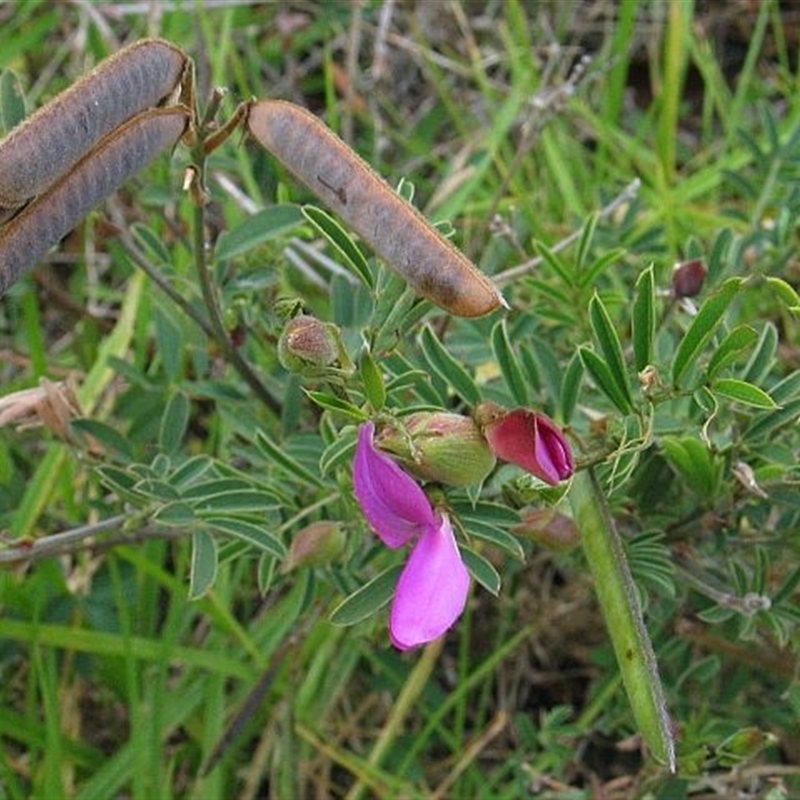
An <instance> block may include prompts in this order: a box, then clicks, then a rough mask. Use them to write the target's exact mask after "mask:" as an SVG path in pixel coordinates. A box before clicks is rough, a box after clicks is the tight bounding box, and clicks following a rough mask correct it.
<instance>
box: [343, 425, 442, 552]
mask: <svg viewBox="0 0 800 800" xmlns="http://www.w3.org/2000/svg"><path fill="white" fill-rule="evenodd" d="M374 433H375V425H374V424H373V423H372V422H367V423H365V424H364V425H362V426H361V428H360V430H359V432H358V445H357V446H356V456H355V460H354V462H353V488H354V490H355V495H356V499H357V500H358V503H359V505H360V506H361V510H362V511H363V512H364V516H365V517H366V518H367V522H369V524H370V526H371V527H372V528H373V529H374V531H375V533H377V534H378V536H380V538H381V539H382V540H383V542H384V543H385V544H386V545H387V546H388V547H391V548H397V547H402V546H403V545H405V544H408V543H409V542H410V541H411V540H412V539H413V538H414V537H415V536H419V535H420V534H422V533H423V531H424V530H426V529H427V528H428V527H431V526H433V525H434V524H435V517H434V514H433V509H432V508H431V504H430V502H429V500H428V498H427V496H426V495H425V492H423V491H422V489H421V488H420V487H419V485H418V484H417V483H416V482H415V481H414V479H413V478H411V477H410V476H408V475H406V473H405V472H403V470H402V469H400V467H399V466H398V465H397V464H395V462H394V461H392V459H391V458H389V457H388V456H387V455H384V454H383V453H381V452H380V451H379V450H377V449H376V448H375V446H374V444H373V441H372V438H373V435H374Z"/></svg>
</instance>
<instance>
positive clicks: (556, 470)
mask: <svg viewBox="0 0 800 800" xmlns="http://www.w3.org/2000/svg"><path fill="white" fill-rule="evenodd" d="M476 416H477V418H478V422H479V424H480V425H481V427H482V429H483V435H484V436H485V437H486V441H487V442H488V443H489V447H490V448H491V450H492V452H493V453H494V454H495V455H496V456H497V457H498V458H501V459H502V460H503V461H508V462H510V463H512V464H516V465H517V466H518V467H522V468H523V469H524V470H527V471H528V472H530V473H531V475H535V476H536V477H537V478H539V479H541V480H543V481H544V482H545V483H549V484H550V485H551V486H555V485H556V484H557V483H559V482H560V481H563V480H566V479H567V478H569V477H570V476H571V475H572V473H573V472H574V471H575V464H574V462H573V460H572V451H571V450H570V446H569V442H568V441H567V438H566V436H564V432H563V431H562V430H561V428H559V427H558V425H556V424H555V422H553V420H551V419H550V418H549V417H547V416H545V415H544V414H539V413H537V412H535V411H529V410H528V409H526V408H517V409H515V410H514V411H506V410H505V409H502V408H500V407H499V406H495V405H494V404H493V403H482V404H481V406H479V408H478V410H477V414H476Z"/></svg>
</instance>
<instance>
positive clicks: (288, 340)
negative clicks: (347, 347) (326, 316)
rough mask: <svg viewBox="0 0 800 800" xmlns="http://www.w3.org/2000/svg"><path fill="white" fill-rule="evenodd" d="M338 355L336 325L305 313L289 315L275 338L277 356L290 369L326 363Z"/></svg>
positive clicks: (322, 365)
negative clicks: (277, 338)
mask: <svg viewBox="0 0 800 800" xmlns="http://www.w3.org/2000/svg"><path fill="white" fill-rule="evenodd" d="M338 356H339V331H338V329H337V328H336V326H335V325H332V324H331V323H328V322H322V321H321V320H318V319H317V318H316V317H311V316H308V315H307V314H300V315H299V316H297V317H294V318H293V319H290V320H289V322H288V323H287V324H286V327H285V328H284V329H283V333H282V334H281V337H280V339H279V340H278V359H279V360H280V362H281V364H282V365H283V366H284V367H285V368H286V369H288V370H289V371H290V372H303V371H305V370H307V369H308V368H309V367H329V366H330V365H331V364H333V363H334V362H335V361H336V359H337V358H338Z"/></svg>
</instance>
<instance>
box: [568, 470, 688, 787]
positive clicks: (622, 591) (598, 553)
mask: <svg viewBox="0 0 800 800" xmlns="http://www.w3.org/2000/svg"><path fill="white" fill-rule="evenodd" d="M570 502H571V503H572V508H573V512H574V514H575V521H576V522H577V524H578V530H579V531H580V534H581V543H582V545H583V551H584V553H585V554H586V561H587V562H588V564H589V569H590V570H591V572H592V578H593V579H594V584H595V592H596V594H597V599H598V602H599V604H600V608H601V610H602V612H603V617H604V619H605V622H606V628H607V629H608V633H609V635H610V637H611V642H612V644H613V646H614V652H615V654H616V657H617V663H618V664H619V670H620V674H621V675H622V681H623V683H624V685H625V691H626V692H627V694H628V700H629V701H630V704H631V708H632V710H633V716H634V718H635V719H636V724H637V726H638V728H639V731H640V733H641V734H642V737H643V738H644V740H645V742H646V743H647V746H648V747H649V748H650V751H651V752H652V754H653V756H654V757H655V759H656V760H657V761H659V762H660V763H662V764H666V765H667V767H668V768H669V770H670V772H675V770H676V760H675V742H674V740H673V735H672V730H671V725H670V719H669V715H668V713H667V708H666V701H665V699H664V690H663V687H662V685H661V678H660V677H659V674H658V665H657V663H656V657H655V653H654V652H653V645H652V643H651V641H650V637H649V635H648V633H647V628H645V625H644V619H643V616H642V608H641V605H640V603H639V597H638V595H637V593H636V586H635V584H634V582H633V576H632V575H631V572H630V568H629V567H628V562H627V559H626V558H625V551H624V550H623V547H622V541H621V539H620V537H619V534H618V533H617V530H616V527H615V526H614V522H613V520H612V518H611V515H610V513H609V511H608V507H607V505H606V502H605V496H604V495H603V491H602V489H601V488H600V484H599V483H598V481H597V478H596V476H595V474H594V472H593V471H592V470H583V471H580V472H576V473H575V475H574V477H573V478H572V486H571V487H570Z"/></svg>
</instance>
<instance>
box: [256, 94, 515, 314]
mask: <svg viewBox="0 0 800 800" xmlns="http://www.w3.org/2000/svg"><path fill="white" fill-rule="evenodd" d="M247 124H248V127H249V129H250V132H251V133H252V134H253V136H255V138H256V139H257V140H258V141H259V143H260V144H262V145H263V146H264V147H265V148H266V149H267V150H268V151H269V152H270V153H272V155H273V156H275V157H276V158H277V159H278V160H279V161H280V162H281V163H282V164H283V165H284V166H285V167H286V168H287V169H288V170H289V171H290V172H291V173H292V174H293V175H294V176H295V177H296V178H297V179H298V180H299V181H300V182H301V183H303V184H305V185H306V186H307V187H308V188H309V189H310V190H311V191H312V192H314V194H316V195H317V196H318V197H319V198H320V199H321V200H323V201H324V202H325V204H326V205H328V207H329V208H330V209H331V210H332V211H335V212H336V213H337V214H338V215H339V216H340V217H341V218H342V219H343V220H344V221H345V222H346V223H347V224H348V225H349V226H350V227H351V228H352V229H353V230H354V231H355V232H356V233H358V234H359V236H361V238H362V239H364V241H365V242H367V243H368V244H369V245H370V247H372V248H373V249H374V250H375V252H376V253H378V255H380V256H381V257H382V258H383V259H384V260H385V261H386V263H387V264H388V265H389V266H390V267H392V268H393V269H395V270H396V271H397V272H398V273H399V274H400V275H402V277H403V278H405V280H406V281H408V283H409V284H410V285H411V286H412V288H413V289H414V290H415V291H416V292H418V293H419V294H421V295H422V296H423V297H427V298H428V299H429V300H431V301H432V302H434V303H436V305H438V306H441V307H442V308H443V309H445V310H446V311H449V312H450V313H452V314H456V315H458V316H462V317H480V316H483V315H484V314H488V313H489V312H491V311H494V310H495V309H497V308H500V307H501V306H505V305H506V304H505V301H504V300H503V297H502V295H501V294H500V292H499V291H498V289H497V288H496V287H495V286H494V284H493V283H492V282H491V281H490V280H489V278H487V277H486V276H485V275H484V274H483V273H482V272H480V271H479V270H478V268H477V267H476V266H475V265H474V264H472V262H470V261H469V259H467V258H466V256H464V254H463V253H461V252H460V251H459V250H457V249H456V248H455V247H454V246H453V245H452V244H451V243H450V242H448V241H447V239H445V238H444V237H443V236H442V235H441V234H440V233H439V232H438V231H437V230H436V229H435V228H434V227H433V226H432V225H431V224H430V223H429V222H428V220H426V219H425V217H423V216H422V214H420V213H419V211H417V209H416V208H414V206H412V205H411V204H410V203H407V202H406V201H405V200H403V199H402V198H401V197H400V195H398V194H397V192H395V191H394V190H393V189H392V187H391V186H389V184H387V183H386V181H384V180H383V179H382V178H380V177H379V176H378V175H377V174H376V173H375V172H374V171H373V170H372V168H371V167H370V166H369V165H368V164H367V163H366V162H365V161H364V160H363V159H362V158H361V157H360V156H358V155H357V154H356V153H355V152H354V151H353V150H352V149H351V148H350V147H348V146H347V145H346V144H345V143H344V142H343V141H342V140H341V139H340V138H339V137H338V136H336V134H334V133H333V131H331V130H330V129H329V128H327V127H325V125H323V124H322V122H320V120H319V119H317V118H316V117H315V116H314V115H313V114H311V113H310V112H308V111H306V110H305V109H303V108H300V107H299V106H296V105H293V104H292V103H287V102H285V101H281V100H263V101H260V102H256V103H253V104H251V106H250V109H249V113H248V119H247Z"/></svg>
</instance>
